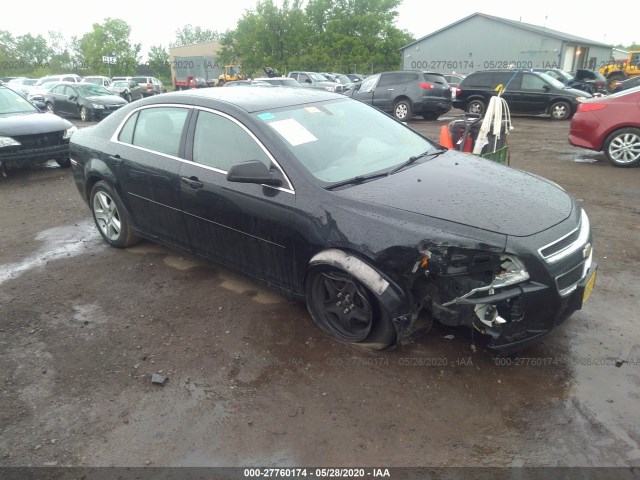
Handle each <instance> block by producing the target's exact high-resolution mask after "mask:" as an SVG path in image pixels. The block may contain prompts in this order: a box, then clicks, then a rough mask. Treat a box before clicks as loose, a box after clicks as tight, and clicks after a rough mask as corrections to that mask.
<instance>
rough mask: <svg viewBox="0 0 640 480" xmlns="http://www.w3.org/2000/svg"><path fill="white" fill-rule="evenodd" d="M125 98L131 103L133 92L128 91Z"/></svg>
mask: <svg viewBox="0 0 640 480" xmlns="http://www.w3.org/2000/svg"><path fill="white" fill-rule="evenodd" d="M124 99H125V100H126V101H127V103H131V94H130V93H127V94H126V95H125V96H124Z"/></svg>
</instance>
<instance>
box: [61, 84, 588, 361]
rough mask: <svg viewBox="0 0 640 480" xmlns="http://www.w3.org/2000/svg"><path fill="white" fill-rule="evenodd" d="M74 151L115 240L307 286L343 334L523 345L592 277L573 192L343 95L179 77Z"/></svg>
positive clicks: (99, 216)
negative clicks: (437, 336)
mask: <svg viewBox="0 0 640 480" xmlns="http://www.w3.org/2000/svg"><path fill="white" fill-rule="evenodd" d="M444 89H445V90H446V91H447V92H449V89H448V88H447V87H445V88H444ZM212 152H214V153H215V154H212ZM70 153H71V159H72V169H73V179H74V181H75V183H76V186H77V190H78V193H79V195H80V196H81V198H82V199H83V201H85V202H86V205H87V207H88V211H90V212H91V213H90V214H91V215H92V216H93V219H94V221H95V225H96V229H97V231H98V232H99V233H100V235H101V236H102V238H103V240H104V241H105V242H106V243H107V244H109V245H111V246H113V247H117V248H124V247H128V246H130V245H133V244H134V243H136V241H138V240H139V239H140V238H146V239H149V240H151V241H155V242H159V243H162V244H164V245H167V246H171V247H173V248H176V249H178V250H181V251H188V252H191V253H193V254H195V255H198V256H201V257H203V258H206V259H209V260H212V261H215V262H220V263H222V264H224V265H226V266H228V267H230V268H234V269H236V270H237V271H239V272H242V273H243V274H246V275H248V276H250V277H252V278H253V279H257V280H260V281H262V282H264V283H266V284H268V285H271V286H272V287H276V288H277V289H278V290H279V291H280V292H283V293H285V294H286V295H287V296H288V297H289V298H297V299H300V300H304V301H306V304H307V308H308V310H309V313H310V315H311V318H312V319H313V321H314V322H315V323H316V325H317V326H318V327H319V328H320V329H321V330H322V331H324V332H325V333H326V334H328V335H331V336H333V337H334V338H335V339H337V340H339V341H341V342H344V343H348V344H354V345H359V346H361V347H367V348H371V349H381V348H385V347H387V346H390V345H396V344H398V343H402V342H403V341H405V340H408V339H411V338H412V336H413V335H415V334H416V332H418V331H422V332H423V333H425V332H426V331H428V329H429V327H430V326H431V323H432V322H434V321H441V322H442V323H444V324H445V325H447V326H448V327H456V326H465V327H468V328H470V329H473V330H475V331H477V332H482V333H485V334H487V336H486V337H485V338H486V339H487V340H488V342H490V343H489V347H491V348H494V349H501V350H503V351H509V350H514V349H521V348H523V347H524V346H525V345H527V344H529V343H532V342H536V341H538V340H540V339H541V338H543V337H544V336H545V335H546V334H548V333H549V332H551V331H552V330H553V329H554V328H556V327H557V326H559V325H560V324H561V323H562V322H563V321H564V320H565V319H566V318H568V317H569V316H570V315H571V314H572V313H573V312H575V311H576V310H578V309H580V308H581V307H582V305H583V304H584V303H585V302H586V301H587V299H588V298H589V294H590V292H591V289H592V287H593V285H594V282H595V278H596V277H595V276H596V270H597V267H596V265H595V263H594V262H593V255H592V249H591V244H592V242H593V240H592V235H591V228H590V225H589V218H588V216H587V214H586V212H585V210H584V208H583V207H582V206H581V204H580V202H579V201H578V200H577V199H576V198H574V197H573V196H571V195H570V194H569V193H567V192H566V191H564V190H563V189H562V188H560V187H559V186H558V185H556V184H555V183H553V182H551V181H548V180H546V179H543V178H541V177H539V176H537V175H531V174H530V173H528V172H524V171H520V170H517V169H513V168H510V167H507V166H504V165H501V164H499V163H497V162H494V161H491V160H488V159H484V158H480V157H477V156H474V155H467V154H464V153H462V152H457V151H455V150H449V149H446V148H443V147H441V146H440V145H437V144H436V143H435V142H433V141H430V140H429V139H427V138H425V137H424V136H422V135H420V134H418V133H416V132H415V131H414V130H412V129H411V128H409V127H407V126H406V125H403V124H402V123H401V122H398V121H396V120H394V119H393V118H391V117H390V116H389V115H386V114H383V113H382V112H380V111H379V110H377V109H375V108H372V107H370V106H369V105H366V104H364V103H362V102H358V101H354V100H353V99H351V98H348V97H346V96H344V95H336V94H334V93H329V92H326V91H318V90H312V89H306V90H305V91H301V90H300V89H293V88H255V89H253V90H252V92H251V95H247V94H246V89H242V88H206V89H198V90H191V91H190V92H189V93H188V94H185V92H177V93H168V94H166V95H164V96H162V98H146V99H144V100H140V101H138V102H135V103H132V104H129V105H127V106H125V107H124V108H122V109H121V110H120V111H118V112H115V113H114V114H113V115H112V117H111V118H109V121H105V122H101V123H99V124H98V125H96V126H94V127H92V128H83V129H80V130H79V131H78V132H76V133H75V134H74V136H73V137H72V139H71V145H70ZM416 180H417V181H416ZM505 199H508V201H505ZM123 275H126V272H123ZM276 334H277V333H276ZM301 338H303V337H301Z"/></svg>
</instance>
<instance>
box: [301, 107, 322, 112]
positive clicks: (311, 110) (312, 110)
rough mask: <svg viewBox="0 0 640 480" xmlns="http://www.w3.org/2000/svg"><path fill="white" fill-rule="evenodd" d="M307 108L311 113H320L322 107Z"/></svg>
mask: <svg viewBox="0 0 640 480" xmlns="http://www.w3.org/2000/svg"><path fill="white" fill-rule="evenodd" d="M305 110H306V111H307V112H309V113H320V111H321V110H320V109H319V108H318V107H307V108H305Z"/></svg>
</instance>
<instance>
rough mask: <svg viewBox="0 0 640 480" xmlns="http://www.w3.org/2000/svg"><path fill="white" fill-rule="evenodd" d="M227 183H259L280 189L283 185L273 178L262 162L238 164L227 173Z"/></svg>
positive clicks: (253, 161)
mask: <svg viewBox="0 0 640 480" xmlns="http://www.w3.org/2000/svg"><path fill="white" fill-rule="evenodd" d="M227 181H229V182H238V183H258V184H264V185H272V186H275V187H278V186H280V185H281V184H282V181H281V180H280V179H279V178H276V177H274V176H273V174H272V173H271V172H270V171H269V169H268V168H267V166H266V165H265V164H264V163H262V162H261V161H260V160H249V161H248V162H242V163H236V164H235V165H233V166H231V168H230V169H229V171H228V172H227Z"/></svg>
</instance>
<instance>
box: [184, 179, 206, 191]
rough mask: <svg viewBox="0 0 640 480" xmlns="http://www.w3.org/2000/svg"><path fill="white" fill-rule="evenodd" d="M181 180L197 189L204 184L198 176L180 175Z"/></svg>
mask: <svg viewBox="0 0 640 480" xmlns="http://www.w3.org/2000/svg"><path fill="white" fill-rule="evenodd" d="M182 181H183V182H184V183H186V184H187V185H189V186H190V187H191V188H194V189H198V188H202V187H204V184H203V183H202V182H201V181H200V180H199V179H198V177H195V176H193V177H182Z"/></svg>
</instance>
